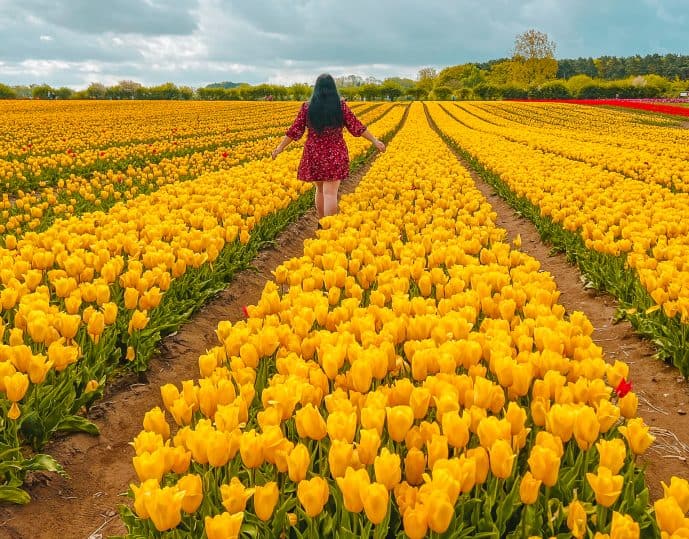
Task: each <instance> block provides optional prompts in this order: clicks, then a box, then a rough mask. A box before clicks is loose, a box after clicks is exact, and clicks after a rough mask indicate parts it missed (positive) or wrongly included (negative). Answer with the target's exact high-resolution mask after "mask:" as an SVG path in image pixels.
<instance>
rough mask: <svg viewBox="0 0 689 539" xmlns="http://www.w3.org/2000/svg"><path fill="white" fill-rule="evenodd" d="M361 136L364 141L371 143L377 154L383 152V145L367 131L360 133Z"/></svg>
mask: <svg viewBox="0 0 689 539" xmlns="http://www.w3.org/2000/svg"><path fill="white" fill-rule="evenodd" d="M361 136H362V137H364V138H365V139H366V140H369V141H371V142H372V143H373V145H374V146H375V147H376V148H377V149H378V151H379V152H384V151H385V144H383V143H382V142H381V141H380V140H378V139H377V138H376V137H375V136H373V133H371V132H370V131H369V130H368V129H366V131H364V132H363V133H361Z"/></svg>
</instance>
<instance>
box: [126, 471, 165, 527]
mask: <svg viewBox="0 0 689 539" xmlns="http://www.w3.org/2000/svg"><path fill="white" fill-rule="evenodd" d="M129 486H130V487H131V489H132V492H133V493H134V512H135V513H136V514H137V516H138V517H139V518H144V519H146V518H149V514H148V510H147V509H146V504H145V503H144V500H145V498H146V496H147V493H151V492H153V491H154V490H158V489H159V488H160V486H159V485H158V480H157V479H147V480H146V481H144V482H143V483H141V486H138V487H137V486H136V485H135V484H133V483H132V484H130V485H129Z"/></svg>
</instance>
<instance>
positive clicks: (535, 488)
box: [519, 472, 541, 505]
mask: <svg viewBox="0 0 689 539" xmlns="http://www.w3.org/2000/svg"><path fill="white" fill-rule="evenodd" d="M540 488H541V480H540V479H535V478H534V476H533V475H532V474H531V472H526V473H525V474H524V475H523V476H522V480H521V482H520V483H519V498H520V499H521V501H522V503H523V504H525V505H531V504H534V503H536V500H538V493H539V490H540Z"/></svg>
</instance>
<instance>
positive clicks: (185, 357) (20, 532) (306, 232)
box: [0, 155, 375, 539]
mask: <svg viewBox="0 0 689 539" xmlns="http://www.w3.org/2000/svg"><path fill="white" fill-rule="evenodd" d="M374 158H375V155H374V156H372V157H371V158H369V159H368V160H367V162H366V164H365V165H363V166H362V167H360V168H359V169H358V170H357V172H356V173H354V174H353V175H352V176H351V177H350V179H349V180H348V181H346V182H344V183H343V184H342V185H341V188H340V193H341V194H346V193H350V192H352V191H353V190H354V189H355V187H356V185H357V184H358V183H359V180H360V179H361V178H362V177H363V176H364V175H365V174H366V172H367V171H368V169H369V168H370V166H371V164H372V163H373V160H374ZM317 222H318V219H317V217H316V212H315V210H314V209H311V210H309V211H308V212H307V213H306V215H304V216H303V217H302V218H301V219H299V220H298V221H296V222H295V223H293V224H292V225H290V226H289V227H288V228H287V229H286V230H285V231H284V232H283V233H282V234H280V236H278V238H277V239H276V242H275V245H274V246H273V247H271V248H269V249H266V250H263V251H261V252H260V253H259V255H258V256H257V258H256V259H255V260H254V262H253V266H254V268H255V269H254V270H252V269H249V270H246V271H243V272H241V273H238V274H237V275H236V276H235V278H234V279H233V281H232V282H231V283H230V285H229V286H228V288H226V289H225V290H224V291H223V292H221V293H220V294H218V296H216V297H215V298H214V299H213V300H212V301H211V302H209V303H208V304H206V305H205V306H204V307H203V308H202V309H200V310H199V311H198V312H197V313H196V314H195V315H194V316H193V317H192V318H191V319H190V320H189V321H188V322H187V323H186V324H185V325H184V326H182V327H181V328H180V330H179V331H178V332H177V333H176V334H174V335H172V336H169V337H167V338H165V339H164V340H163V341H162V342H161V343H160V345H159V350H160V352H159V354H157V356H156V357H154V358H153V359H152V361H151V366H150V369H149V371H148V373H147V375H148V383H146V384H142V383H137V380H136V379H135V378H131V379H122V380H119V381H117V382H115V383H114V384H113V385H112V386H111V387H110V388H109V389H108V390H107V391H106V395H105V396H104V398H103V399H102V400H101V401H100V402H99V403H98V404H97V405H96V406H94V407H93V408H92V409H91V411H90V415H89V417H90V418H91V419H93V420H94V422H95V423H96V424H97V425H98V428H99V429H100V432H101V434H100V436H95V437H91V436H87V435H83V434H74V435H70V436H68V437H65V438H63V439H58V440H55V441H53V442H51V443H50V444H49V446H48V447H46V448H45V452H46V453H48V454H50V455H52V456H54V457H55V458H56V459H57V460H58V461H59V462H60V463H61V464H62V465H63V466H64V468H65V470H66V471H67V473H68V474H69V478H68V479H65V478H61V477H57V476H55V475H54V474H50V475H49V474H43V473H40V474H34V475H33V476H31V477H30V480H29V481H28V485H27V486H28V490H29V493H30V494H31V498H32V501H31V503H30V504H28V505H26V506H21V507H17V506H8V505H0V537H2V538H3V539H5V538H7V539H29V538H30V539H44V538H45V539H52V538H56V537H61V538H67V539H81V538H83V539H85V538H89V539H100V538H103V537H109V536H111V535H119V534H123V533H126V529H125V527H124V525H123V524H122V522H121V521H120V519H119V516H118V514H117V507H118V505H120V504H123V503H128V498H127V497H126V492H127V488H128V485H129V483H131V482H134V481H136V475H135V473H134V468H133V466H132V457H133V456H134V451H133V449H132V448H131V447H130V446H129V442H131V440H132V439H133V438H134V437H135V436H136V435H137V434H138V433H139V431H140V430H141V428H142V426H141V422H142V421H143V417H144V414H145V413H146V412H147V411H148V410H150V409H151V408H153V407H154V406H159V405H162V401H161V399H160V393H159V388H160V386H161V385H164V384H166V383H174V384H177V385H179V382H180V381H181V380H187V379H192V378H193V379H196V378H198V376H199V373H198V363H197V361H198V358H199V356H200V355H201V354H203V353H205V352H206V350H208V349H209V348H211V347H213V346H215V345H216V344H217V338H216V336H215V329H216V327H217V325H218V322H220V321H221V320H231V321H233V322H234V321H237V320H240V319H241V318H243V314H242V307H243V306H245V305H252V304H255V303H256V302H257V301H258V300H259V298H260V296H261V291H262V290H263V286H264V284H265V283H266V281H267V280H269V279H272V278H273V276H272V275H271V272H272V271H273V270H274V269H275V268H276V267H277V266H278V265H279V264H280V263H282V262H283V261H285V260H286V259H288V258H291V257H294V256H300V255H301V254H302V253H303V245H304V240H305V239H307V238H310V237H313V236H314V234H315V230H316V225H317Z"/></svg>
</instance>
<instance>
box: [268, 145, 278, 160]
mask: <svg viewBox="0 0 689 539" xmlns="http://www.w3.org/2000/svg"><path fill="white" fill-rule="evenodd" d="M278 155H280V150H278V149H277V148H275V149H274V150H273V153H271V154H270V156H271V157H272V158H273V160H275V158H276V157H277V156H278Z"/></svg>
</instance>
